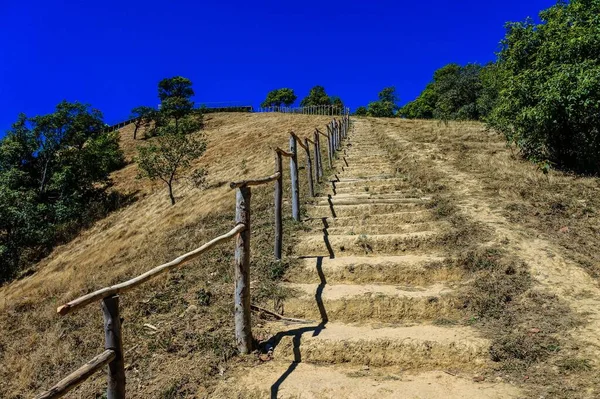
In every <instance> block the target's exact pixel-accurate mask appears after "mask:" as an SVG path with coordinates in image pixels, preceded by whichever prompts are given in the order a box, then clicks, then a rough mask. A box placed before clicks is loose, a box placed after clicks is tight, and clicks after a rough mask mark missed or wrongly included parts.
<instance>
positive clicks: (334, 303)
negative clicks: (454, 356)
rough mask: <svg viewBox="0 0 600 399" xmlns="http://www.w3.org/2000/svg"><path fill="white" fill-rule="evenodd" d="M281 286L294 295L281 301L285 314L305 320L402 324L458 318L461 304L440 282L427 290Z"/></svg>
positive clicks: (288, 284)
mask: <svg viewBox="0 0 600 399" xmlns="http://www.w3.org/2000/svg"><path fill="white" fill-rule="evenodd" d="M284 287H287V288H289V289H291V290H293V292H296V293H297V294H298V296H297V297H294V298H290V299H287V300H286V301H285V303H284V309H285V314H286V315H288V316H291V317H296V318H301V319H306V320H319V321H320V320H328V321H330V322H348V323H355V322H361V323H364V322H377V321H378V322H386V323H402V322H415V321H420V322H422V321H433V320H437V319H443V320H459V319H460V317H461V313H460V310H459V309H460V307H461V306H460V305H461V301H460V300H458V299H457V298H456V297H455V296H453V295H450V294H451V293H452V292H453V290H452V289H451V288H449V287H447V286H446V285H444V284H440V283H438V284H434V285H432V286H428V287H409V286H400V285H384V284H333V285H332V284H306V283H305V284H298V283H286V284H284Z"/></svg>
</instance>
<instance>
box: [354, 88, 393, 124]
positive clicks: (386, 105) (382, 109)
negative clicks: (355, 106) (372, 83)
mask: <svg viewBox="0 0 600 399" xmlns="http://www.w3.org/2000/svg"><path fill="white" fill-rule="evenodd" d="M378 97H379V100H378V101H373V102H371V103H369V106H368V108H367V115H369V116H376V117H381V118H393V117H394V116H395V114H396V111H397V110H398V106H397V105H396V102H398V97H397V96H396V88H395V87H386V88H384V89H383V90H382V91H380V92H379V95H378ZM361 112H362V110H361Z"/></svg>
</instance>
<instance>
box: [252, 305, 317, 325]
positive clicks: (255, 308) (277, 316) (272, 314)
mask: <svg viewBox="0 0 600 399" xmlns="http://www.w3.org/2000/svg"><path fill="white" fill-rule="evenodd" d="M250 309H252V310H254V311H255V312H263V313H266V314H268V315H269V316H273V317H274V318H276V319H277V320H283V321H290V322H292V323H302V324H311V323H314V321H311V320H304V319H294V318H291V317H285V316H282V315H280V314H279V313H275V312H272V311H270V310H267V309H265V308H261V307H260V306H256V305H250Z"/></svg>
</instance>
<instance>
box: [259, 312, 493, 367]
mask: <svg viewBox="0 0 600 399" xmlns="http://www.w3.org/2000/svg"><path fill="white" fill-rule="evenodd" d="M265 328H266V329H267V330H270V331H272V334H273V337H272V338H271V339H270V340H269V341H267V342H268V344H267V345H268V346H272V347H273V348H274V350H273V356H274V358H275V359H278V360H279V359H281V360H286V361H301V362H305V363H316V364H340V363H347V364H353V365H360V366H363V365H368V366H373V367H385V366H398V367H401V368H402V369H404V370H423V371H424V370H435V369H440V368H446V367H452V368H455V367H456V368H460V369H478V368H480V367H482V366H484V365H487V364H489V363H490V360H489V357H488V355H487V351H488V348H489V341H487V340H485V339H483V338H481V337H480V336H479V335H478V333H477V332H476V331H475V330H474V329H472V328H469V327H462V326H452V327H441V326H435V325H429V324H422V325H415V326H398V325H385V326H384V325H377V324H367V325H354V324H343V323H326V324H325V325H323V323H320V324H315V325H310V324H309V325H305V324H301V325H299V324H293V325H290V324H287V325H286V324H284V323H268V325H267V326H265Z"/></svg>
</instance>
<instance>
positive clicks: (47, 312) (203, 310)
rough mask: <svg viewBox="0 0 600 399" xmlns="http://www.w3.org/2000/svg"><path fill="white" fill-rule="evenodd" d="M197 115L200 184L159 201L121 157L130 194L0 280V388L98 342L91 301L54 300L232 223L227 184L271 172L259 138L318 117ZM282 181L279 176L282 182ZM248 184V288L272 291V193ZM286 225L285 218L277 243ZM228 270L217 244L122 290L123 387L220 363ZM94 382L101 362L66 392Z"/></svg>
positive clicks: (127, 273)
mask: <svg viewBox="0 0 600 399" xmlns="http://www.w3.org/2000/svg"><path fill="white" fill-rule="evenodd" d="M205 121H206V128H205V132H204V134H205V135H206V137H207V139H208V150H207V151H206V153H205V155H204V156H203V157H202V158H201V159H200V160H199V161H198V162H197V165H194V167H195V166H203V167H205V168H206V169H207V170H208V173H209V175H208V182H207V184H208V188H207V189H205V190H203V191H198V190H197V189H194V188H192V187H191V186H186V185H184V184H183V183H182V184H180V185H178V186H177V187H176V188H175V195H176V197H177V200H178V201H177V204H176V205H175V206H170V205H169V202H168V197H167V193H166V190H165V188H164V187H163V186H161V185H158V184H149V183H148V182H147V181H145V180H137V179H135V175H136V174H137V171H136V167H135V165H134V164H129V165H128V166H126V167H125V168H124V169H122V170H120V171H117V172H115V173H114V175H113V179H114V181H115V188H116V189H117V190H120V191H123V192H129V193H131V192H135V193H137V196H138V199H137V201H136V202H134V203H133V204H132V205H130V206H128V207H127V208H124V209H121V210H120V211H118V212H115V213H114V214H112V215H110V216H109V217H107V218H106V219H104V220H101V221H99V222H98V223H96V224H95V225H94V226H93V227H92V228H90V229H89V230H87V231H85V232H83V233H82V234H81V235H80V236H78V237H77V238H76V239H75V240H73V241H72V242H70V243H68V244H66V245H63V246H61V247H58V248H56V249H55V250H54V251H53V253H52V254H51V255H50V256H49V257H47V258H46V259H44V260H43V261H42V262H40V263H39V264H38V265H37V267H36V273H35V274H33V275H32V276H29V277H26V278H24V279H22V280H19V281H14V282H12V283H11V284H7V285H5V286H3V287H1V288H0V364H2V365H3V367H1V368H0V397H3V398H18V397H30V396H32V395H33V393H34V392H39V391H40V390H41V389H43V388H45V387H49V386H50V385H52V384H53V383H55V382H57V381H58V380H59V379H61V378H62V377H64V376H65V375H66V374H68V373H69V372H70V371H72V370H74V369H75V368H77V367H79V366H80V365H81V364H83V363H84V362H85V361H87V360H88V359H89V358H91V357H93V356H94V355H96V354H97V353H99V352H100V351H101V350H102V348H103V338H102V316H101V312H100V309H99V306H96V305H90V306H89V307H88V308H87V309H85V310H83V311H79V312H76V313H75V314H73V315H69V316H66V317H62V318H61V317H59V316H57V315H56V311H55V310H56V307H57V306H58V305H60V304H62V303H65V302H67V301H68V300H70V299H73V298H75V297H77V296H79V295H81V294H84V293H87V292H89V291H92V290H94V289H97V288H100V287H103V286H106V285H109V284H113V283H116V282H119V281H122V280H125V279H127V278H131V277H133V276H135V275H137V274H139V273H141V272H143V271H146V270H148V269H150V268H151V267H153V266H156V265H158V264H160V263H162V262H165V261H168V260H171V259H173V258H174V257H176V256H178V255H180V254H182V253H183V252H186V251H189V250H191V249H193V248H196V247H198V246H199V245H200V244H202V243H204V242H206V241H208V240H209V239H211V238H213V237H215V236H217V235H219V234H221V233H223V232H226V231H228V230H229V229H230V228H231V227H232V226H233V216H234V215H233V213H234V203H235V199H234V193H233V192H232V191H231V190H230V189H229V188H228V187H227V183H228V182H230V181H232V180H234V179H239V178H244V177H260V176H265V175H268V174H270V173H272V171H273V156H272V152H271V150H270V148H274V147H276V146H281V147H284V148H285V146H286V145H287V137H288V136H287V132H288V131H289V130H292V129H293V130H295V131H296V132H297V133H298V134H300V135H302V136H303V135H305V134H311V133H312V131H313V129H314V128H315V127H317V126H322V125H324V124H326V123H327V122H328V121H329V118H328V117H312V116H303V115H293V116H292V115H276V114H261V115H257V114H211V115H209V116H207V117H206V120H205ZM130 130H131V129H130V128H129V127H126V128H124V129H123V130H122V145H123V147H124V149H125V153H126V155H127V157H128V158H129V159H131V157H132V155H133V154H134V153H135V151H134V148H135V146H136V145H137V144H138V142H134V141H133V140H132V139H131V137H130V136H131V135H132V132H131V131H130ZM301 157H302V156H301ZM300 162H303V161H302V158H301V161H300ZM288 183H289V181H288V179H287V176H285V178H284V185H285V186H286V187H287V186H288ZM287 188H289V187H287ZM303 189H304V190H305V191H304V192H306V187H303ZM253 193H254V195H253V203H254V205H253V211H254V215H253V223H254V226H253V231H254V232H255V239H254V240H253V253H254V255H255V256H254V261H253V270H256V272H255V273H254V274H253V277H252V278H253V280H254V279H256V281H257V285H256V287H257V289H256V290H255V291H254V293H255V294H257V295H259V296H260V295H262V296H263V297H270V296H273V295H276V294H281V293H278V292H276V290H274V289H273V284H271V283H269V281H268V280H270V276H267V274H268V271H269V270H270V269H271V267H270V266H269V264H266V262H265V258H266V256H267V255H270V254H271V251H272V234H273V233H272V227H270V225H271V221H272V195H273V194H272V191H271V190H270V189H267V188H262V189H261V188H258V189H255V190H253ZM286 198H289V194H286ZM305 198H306V197H305ZM287 206H288V205H286V208H285V209H286V215H289V214H290V211H289V209H287ZM288 219H289V218H288ZM296 229H297V227H295V226H294V224H293V223H291V222H290V221H289V220H287V221H286V234H287V235H286V237H285V243H284V244H285V245H286V251H287V252H289V251H290V250H291V244H292V242H293V241H292V234H294V231H295V230H296ZM232 245H233V244H232ZM258 255H261V256H262V257H261V256H258ZM232 272H233V269H232V247H230V246H227V245H224V246H223V247H221V248H219V249H216V250H214V251H213V252H211V253H210V254H209V255H208V256H207V257H204V258H202V259H200V260H198V261H195V262H193V263H191V264H189V265H186V266H185V267H184V268H182V269H180V270H178V271H175V272H172V273H170V274H169V275H167V276H165V277H161V278H158V279H157V280H156V281H153V282H151V283H148V284H147V285H145V286H144V288H141V289H138V290H136V291H134V292H131V293H128V294H124V295H123V296H122V299H121V303H122V307H121V309H122V314H123V317H124V319H125V321H124V346H125V349H126V350H127V351H128V352H127V356H126V359H127V362H128V365H127V378H128V385H127V389H128V396H129V397H134V398H135V397H140V398H147V397H156V396H159V397H160V395H159V394H160V391H161V390H162V389H163V388H165V387H168V386H170V385H173V384H174V386H176V388H177V389H175V391H177V392H180V393H181V392H191V391H194V390H196V389H199V386H201V385H203V384H206V385H210V384H211V379H210V378H209V377H210V376H218V375H219V374H220V373H222V368H227V367H229V366H227V360H228V359H229V358H230V357H231V356H232V354H233V353H235V350H234V343H233V339H232V338H233V332H232V331H233V330H232V320H231V311H232V301H231V295H232V286H231V284H232V281H233V277H232ZM201 290H204V292H206V291H208V292H210V293H211V299H210V305H209V306H203V305H202V303H204V302H205V300H204V299H202V298H204V297H203V295H202V291H201ZM145 323H150V324H152V325H154V326H156V327H157V328H158V332H157V333H153V332H152V331H151V330H149V329H147V328H145V327H143V325H144V324H145ZM257 333H258V334H260V329H257ZM192 353H193V354H194V355H193V356H192V355H191V354H192ZM167 371H168V372H167ZM186 376H187V377H186ZM200 376H206V379H203V378H200ZM188 377H189V378H188ZM192 377H193V378H192ZM104 385H105V377H104V375H103V374H102V373H100V374H98V375H96V376H94V377H92V378H91V379H90V380H89V381H88V382H86V383H85V384H83V385H82V386H81V387H80V388H79V389H77V390H76V391H75V393H74V394H73V395H74V396H75V397H93V396H94V395H96V394H100V393H101V392H102V390H103V389H104ZM165 395H167V394H165ZM166 397H168V395H167V396H166Z"/></svg>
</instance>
